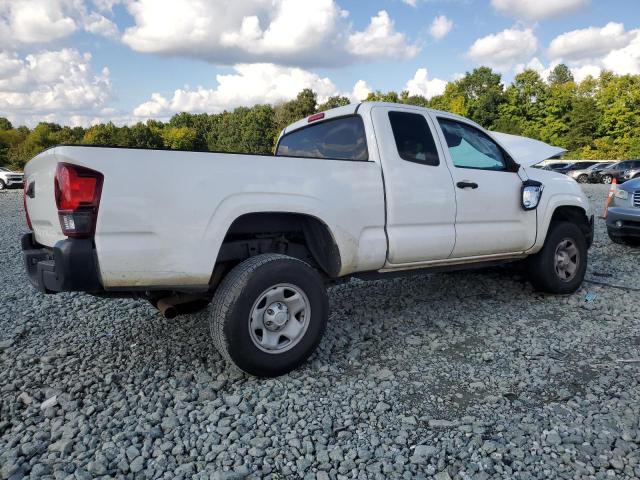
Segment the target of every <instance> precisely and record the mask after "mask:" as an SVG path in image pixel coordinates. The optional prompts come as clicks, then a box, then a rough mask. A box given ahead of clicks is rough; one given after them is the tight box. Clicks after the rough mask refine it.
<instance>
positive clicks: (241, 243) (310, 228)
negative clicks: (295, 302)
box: [211, 212, 341, 283]
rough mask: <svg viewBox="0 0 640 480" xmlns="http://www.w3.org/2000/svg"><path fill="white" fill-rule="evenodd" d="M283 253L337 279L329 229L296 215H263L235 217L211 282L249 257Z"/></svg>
mask: <svg viewBox="0 0 640 480" xmlns="http://www.w3.org/2000/svg"><path fill="white" fill-rule="evenodd" d="M262 253H282V254H285V255H289V256H292V257H295V258H298V259H300V260H303V261H305V262H308V263H310V264H311V265H313V266H314V267H316V268H318V269H319V270H320V271H322V272H323V273H324V274H325V275H327V276H328V277H330V278H335V277H337V276H338V273H339V272H340V268H341V262H340V252H339V250H338V246H337V245H336V242H335V240H334V238H333V235H332V234H331V231H330V230H329V227H327V225H326V224H325V223H323V222H322V221H320V220H319V219H317V218H316V217H313V216H311V215H305V214H299V213H280V212H262V213H250V214H246V215H242V216H240V217H238V218H237V219H236V220H235V221H234V222H233V223H232V224H231V226H230V227H229V230H228V231H227V233H226V235H225V237H224V240H223V242H222V245H221V247H220V251H219V253H218V258H217V259H216V268H215V269H214V273H213V275H212V282H211V283H217V281H219V280H215V278H216V277H219V276H220V274H216V269H217V270H223V271H228V267H231V266H235V265H236V264H238V263H239V262H241V261H243V260H246V259H247V258H249V257H253V256H255V255H259V254H262Z"/></svg>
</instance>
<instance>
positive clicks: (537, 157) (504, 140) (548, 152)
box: [491, 132, 567, 167]
mask: <svg viewBox="0 0 640 480" xmlns="http://www.w3.org/2000/svg"><path fill="white" fill-rule="evenodd" d="M491 135H493V137H494V138H495V139H496V140H498V142H500V143H501V144H502V146H504V147H506V149H507V150H508V151H509V153H510V154H511V156H512V157H513V159H514V160H515V161H516V162H517V163H519V164H520V165H522V166H523V167H531V166H532V165H536V164H537V163H540V162H542V161H544V160H548V159H549V158H555V157H558V156H559V155H562V154H563V153H564V152H566V151H567V150H566V149H564V148H560V147H554V146H553V145H549V144H548V143H544V142H541V141H540V140H534V139H533V138H527V137H519V136H518V135H511V134H509V133H500V132H491Z"/></svg>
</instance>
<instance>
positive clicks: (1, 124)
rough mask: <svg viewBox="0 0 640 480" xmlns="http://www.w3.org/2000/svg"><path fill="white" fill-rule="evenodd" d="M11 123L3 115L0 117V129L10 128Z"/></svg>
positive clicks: (11, 126)
mask: <svg viewBox="0 0 640 480" xmlns="http://www.w3.org/2000/svg"><path fill="white" fill-rule="evenodd" d="M12 128H13V125H11V122H10V121H9V120H7V119H6V118H5V117H0V131H4V130H11V129H12Z"/></svg>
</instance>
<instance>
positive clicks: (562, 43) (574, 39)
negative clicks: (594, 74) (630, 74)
mask: <svg viewBox="0 0 640 480" xmlns="http://www.w3.org/2000/svg"><path fill="white" fill-rule="evenodd" d="M632 36H633V34H632V33H630V32H625V30H624V25H623V24H622V23H615V22H609V23H607V24H606V25H605V26H604V27H602V28H598V27H589V28H583V29H580V30H573V31H571V32H567V33H563V34H562V35H558V36H557V37H556V38H554V39H553V40H552V41H551V44H550V45H549V56H550V57H551V58H563V59H566V60H580V59H584V58H594V57H598V56H601V55H605V54H607V53H609V52H610V51H611V50H613V49H616V48H621V47H624V46H626V45H628V44H629V41H630V40H631V37H632Z"/></svg>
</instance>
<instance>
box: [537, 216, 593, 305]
mask: <svg viewBox="0 0 640 480" xmlns="http://www.w3.org/2000/svg"><path fill="white" fill-rule="evenodd" d="M586 270H587V242H586V240H585V237H584V233H582V231H581V230H580V228H579V227H578V226H577V225H576V224H574V223H569V222H554V223H552V224H551V225H550V226H549V231H548V233H547V239H546V240H545V242H544V246H543V247H542V250H540V251H539V252H538V253H536V254H535V255H532V256H531V257H529V259H528V261H527V271H528V274H529V280H530V281H531V283H532V284H533V286H534V288H535V289H536V290H540V291H543V292H547V293H558V294H566V293H573V292H575V291H576V290H577V289H578V288H579V287H580V285H581V284H582V282H583V280H584V275H585V272H586Z"/></svg>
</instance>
